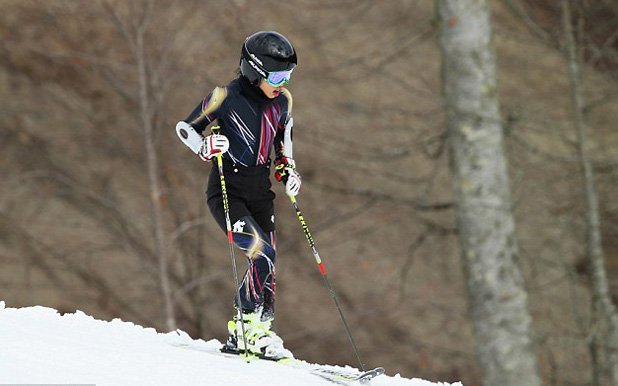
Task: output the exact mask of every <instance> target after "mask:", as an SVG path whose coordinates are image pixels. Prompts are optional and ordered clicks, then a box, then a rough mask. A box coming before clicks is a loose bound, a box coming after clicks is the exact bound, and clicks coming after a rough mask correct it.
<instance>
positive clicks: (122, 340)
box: [0, 302, 461, 386]
mask: <svg viewBox="0 0 618 386" xmlns="http://www.w3.org/2000/svg"><path fill="white" fill-rule="evenodd" d="M179 346H183V347H179ZM186 346H190V347H191V348H187V347H186ZM218 347H220V343H219V342H218V341H216V340H211V341H208V342H204V341H203V340H193V339H191V338H190V337H189V336H188V335H187V334H185V333H184V332H182V331H178V332H171V333H167V334H161V333H157V332H156V331H155V330H154V329H152V328H144V327H141V326H137V325H135V324H133V323H127V322H123V321H121V320H119V319H114V320H112V321H111V322H106V321H102V320H96V319H94V318H93V317H91V316H88V315H86V314H84V313H83V312H80V311H78V312H76V313H74V314H65V315H60V314H58V312H57V311H56V310H54V309H51V308H45V307H40V306H37V307H28V308H17V309H16V308H6V307H5V304H4V302H0V384H7V383H29V384H37V383H38V384H41V383H45V384H51V383H61V384H96V385H166V386H167V385H243V386H245V385H252V386H259V385H268V386H277V385H281V386H283V385H285V386H290V385H300V386H304V385H318V386H319V385H328V386H332V385H333V383H331V382H329V381H327V380H324V379H321V378H319V377H317V376H316V375H313V374H310V373H309V371H308V370H307V368H308V367H310V366H311V365H310V364H307V363H304V362H302V363H300V364H297V365H296V367H292V366H290V365H284V364H281V363H274V362H268V361H260V360H253V361H251V362H249V363H247V362H245V361H244V360H242V359H241V358H236V357H234V358H231V357H226V356H222V355H220V354H219V353H218V351H217V349H218ZM385 367H386V370H387V372H388V364H385ZM371 385H375V386H399V385H401V386H437V385H447V384H445V383H440V384H436V383H431V382H427V381H423V380H419V379H412V380H410V379H404V378H401V377H399V376H395V377H390V376H385V375H383V376H380V377H378V378H376V379H374V380H373V381H372V382H371ZM456 385H459V386H461V383H456V384H453V386H456Z"/></svg>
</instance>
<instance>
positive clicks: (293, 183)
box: [285, 167, 303, 197]
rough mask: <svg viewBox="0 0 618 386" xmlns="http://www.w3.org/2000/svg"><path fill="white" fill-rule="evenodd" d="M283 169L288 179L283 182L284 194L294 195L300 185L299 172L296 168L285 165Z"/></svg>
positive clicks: (298, 190)
mask: <svg viewBox="0 0 618 386" xmlns="http://www.w3.org/2000/svg"><path fill="white" fill-rule="evenodd" d="M285 171H286V173H287V175H288V180H287V182H286V183H285V194H287V195H288V196H290V197H296V196H297V195H298V192H300V186H301V185H302V183H303V181H302V179H301V178H300V174H298V172H297V171H296V169H293V168H291V167H287V168H285Z"/></svg>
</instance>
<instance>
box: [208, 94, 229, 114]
mask: <svg viewBox="0 0 618 386" xmlns="http://www.w3.org/2000/svg"><path fill="white" fill-rule="evenodd" d="M226 96H227V89H226V88H225V87H215V89H214V90H212V95H211V96H210V99H209V100H208V103H207V104H206V106H204V107H203V108H202V114H204V115H208V114H212V113H213V112H214V111H217V109H218V108H219V107H220V106H221V104H222V103H223V101H224V100H225V97H226Z"/></svg>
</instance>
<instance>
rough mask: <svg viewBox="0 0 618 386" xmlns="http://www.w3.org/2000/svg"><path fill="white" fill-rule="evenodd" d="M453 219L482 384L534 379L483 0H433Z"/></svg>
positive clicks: (530, 385) (511, 384) (507, 385)
mask: <svg viewBox="0 0 618 386" xmlns="http://www.w3.org/2000/svg"><path fill="white" fill-rule="evenodd" d="M436 5H437V14H438V17H439V19H440V46H441V49H442V58H443V59H442V60H443V63H442V76H443V90H444V97H445V101H446V113H447V125H448V141H449V152H450V157H451V167H452V170H453V178H454V194H455V201H456V203H457V225H458V230H459V235H460V244H461V248H462V261H463V266H464V271H465V273H466V279H467V285H468V295H469V301H470V307H471V313H472V319H473V326H474V333H475V337H476V340H477V350H478V354H479V360H480V363H481V366H482V368H483V378H484V385H485V386H521V385H527V386H535V385H540V384H541V380H540V377H539V372H538V368H537V363H536V355H535V353H534V349H533V347H532V346H533V345H532V340H531V339H532V338H531V336H532V331H531V316H530V313H529V311H528V300H527V293H526V290H525V288H524V282H523V277H522V274H521V272H520V270H519V267H518V266H517V264H516V259H517V253H518V250H517V242H516V238H515V225H514V220H513V214H512V209H511V198H510V187H509V178H508V172H507V165H506V159H505V156H504V149H503V137H502V125H501V121H500V112H499V104H498V95H497V84H496V68H495V66H496V64H495V54H494V50H493V45H492V32H491V22H490V14H489V9H488V5H487V2H486V1H485V0H437V3H436Z"/></svg>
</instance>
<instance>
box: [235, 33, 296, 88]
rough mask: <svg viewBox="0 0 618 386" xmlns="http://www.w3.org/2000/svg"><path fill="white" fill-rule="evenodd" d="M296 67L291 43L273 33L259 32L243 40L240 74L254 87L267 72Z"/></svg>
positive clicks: (294, 52) (278, 34) (294, 51)
mask: <svg viewBox="0 0 618 386" xmlns="http://www.w3.org/2000/svg"><path fill="white" fill-rule="evenodd" d="M294 67H296V50H294V47H293V46H292V43H290V41H289V40H288V39H287V38H286V37H285V36H283V35H281V34H280V33H278V32H275V31H260V32H256V33H254V34H253V35H251V36H249V37H248V38H247V39H245V42H244V44H243V45H242V50H241V54H240V73H241V74H242V76H244V77H245V78H247V79H248V80H249V82H251V83H252V84H254V85H257V84H259V82H260V80H261V79H265V78H267V77H268V73H269V72H274V71H286V70H291V69H293V68H294Z"/></svg>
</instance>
